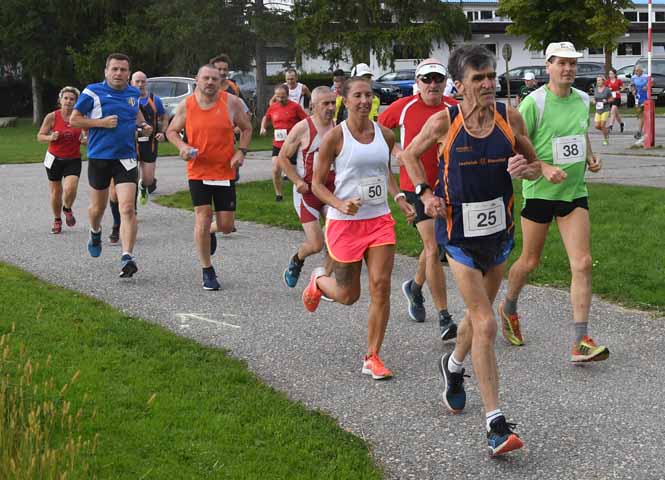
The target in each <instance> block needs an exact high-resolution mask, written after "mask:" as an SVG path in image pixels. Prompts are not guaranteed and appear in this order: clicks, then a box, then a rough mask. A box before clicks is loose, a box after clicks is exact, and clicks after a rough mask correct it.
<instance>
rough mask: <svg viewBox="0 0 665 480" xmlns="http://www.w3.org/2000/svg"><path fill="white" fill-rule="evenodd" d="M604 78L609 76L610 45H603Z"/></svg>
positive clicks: (610, 61)
mask: <svg viewBox="0 0 665 480" xmlns="http://www.w3.org/2000/svg"><path fill="white" fill-rule="evenodd" d="M604 50H605V78H610V68H612V51H613V50H612V47H607V46H606V47H605V48H604Z"/></svg>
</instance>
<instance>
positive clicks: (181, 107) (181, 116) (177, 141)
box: [166, 100, 192, 160]
mask: <svg viewBox="0 0 665 480" xmlns="http://www.w3.org/2000/svg"><path fill="white" fill-rule="evenodd" d="M186 113H187V107H186V105H185V100H183V101H182V102H180V103H179V104H178V106H177V107H176V109H175V115H174V116H173V120H171V124H170V125H169V128H167V129H166V138H167V139H168V141H169V142H171V143H172V144H173V145H175V147H176V148H177V149H178V151H179V152H180V157H181V158H182V159H183V160H189V150H190V148H192V147H191V146H190V145H187V144H186V143H185V142H184V141H183V140H182V138H180V132H181V131H182V130H183V129H184V128H185V120H186Z"/></svg>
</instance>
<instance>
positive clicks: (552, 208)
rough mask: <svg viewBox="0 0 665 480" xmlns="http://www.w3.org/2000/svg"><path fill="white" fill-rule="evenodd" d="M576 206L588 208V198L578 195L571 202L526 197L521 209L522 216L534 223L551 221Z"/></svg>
mask: <svg viewBox="0 0 665 480" xmlns="http://www.w3.org/2000/svg"><path fill="white" fill-rule="evenodd" d="M578 207H580V208H584V209H585V210H589V198H588V197H580V198H576V199H575V200H573V201H572V202H564V201H562V200H543V199H540V198H528V199H527V200H526V204H525V205H524V208H523V209H522V217H524V218H526V219H527V220H531V221H532V222H536V223H552V220H553V219H554V217H565V216H566V215H568V214H570V212H572V211H573V210H575V209H576V208H578Z"/></svg>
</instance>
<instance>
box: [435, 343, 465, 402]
mask: <svg viewBox="0 0 665 480" xmlns="http://www.w3.org/2000/svg"><path fill="white" fill-rule="evenodd" d="M451 355H452V353H446V354H444V355H443V356H442V357H441V360H439V372H440V373H441V379H442V380H443V394H442V395H441V397H442V398H443V404H444V405H445V406H446V407H447V408H448V410H450V411H451V412H452V413H461V412H462V410H464V406H465V405H466V392H465V391H464V377H465V376H466V377H468V375H464V369H462V371H461V372H460V373H455V372H451V371H450V370H448V360H450V356H451Z"/></svg>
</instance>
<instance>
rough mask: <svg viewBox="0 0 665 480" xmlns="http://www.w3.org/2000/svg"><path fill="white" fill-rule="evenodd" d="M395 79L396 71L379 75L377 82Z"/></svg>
mask: <svg viewBox="0 0 665 480" xmlns="http://www.w3.org/2000/svg"><path fill="white" fill-rule="evenodd" d="M395 79H397V73H396V72H389V73H386V74H385V75H381V76H380V77H379V82H392V81H393V80H395Z"/></svg>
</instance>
